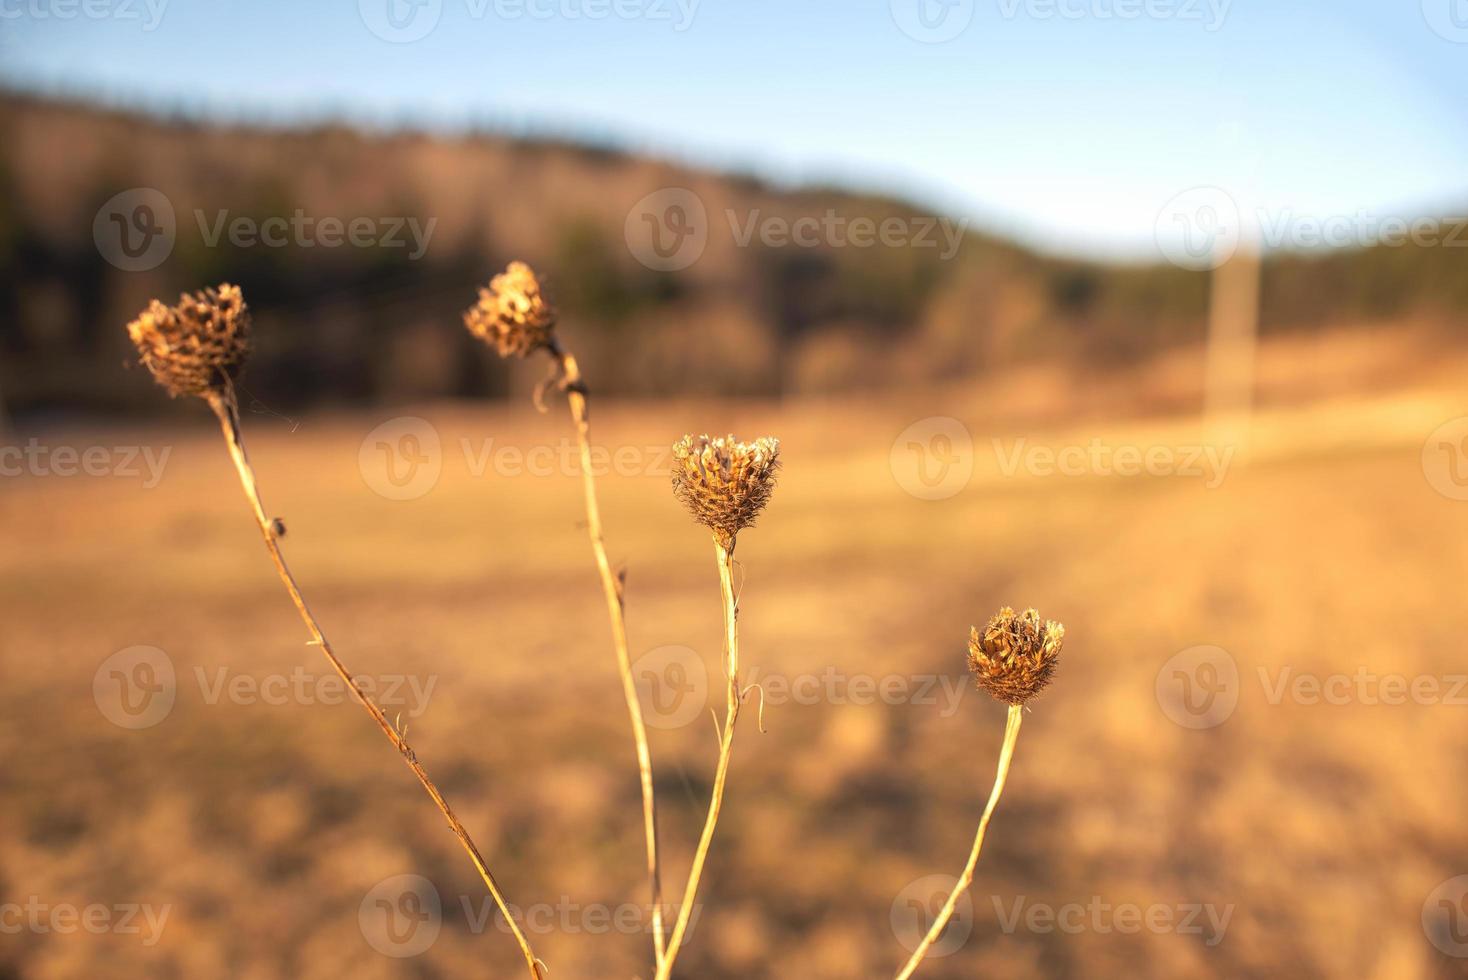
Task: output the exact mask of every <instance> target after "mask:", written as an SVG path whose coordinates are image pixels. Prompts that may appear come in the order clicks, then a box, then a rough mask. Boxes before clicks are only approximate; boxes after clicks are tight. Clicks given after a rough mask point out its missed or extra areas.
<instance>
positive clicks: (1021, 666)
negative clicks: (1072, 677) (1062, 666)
mask: <svg viewBox="0 0 1468 980" xmlns="http://www.w3.org/2000/svg"><path fill="white" fill-rule="evenodd" d="M1064 640H1065V627H1064V626H1062V625H1060V624H1059V623H1057V622H1055V621H1054V620H1044V621H1042V620H1041V619H1040V614H1039V613H1038V612H1036V611H1035V610H1033V609H1026V610H1025V611H1024V612H1022V613H1015V611H1014V610H1013V609H1011V608H1009V607H1008V606H1005V607H1004V608H1003V609H1001V610H999V614H998V615H997V616H995V617H994V618H993V619H991V620H989V625H987V626H985V627H984V629H983V632H980V631H979V628H978V627H977V626H975V627H974V628H973V631H972V632H971V633H970V634H969V641H968V669H969V670H971V671H973V674H974V677H975V678H976V679H977V680H978V684H979V687H980V688H981V689H982V690H985V691H988V692H989V694H990V695H991V696H992V697H993V698H994V700H996V701H1003V702H1005V703H1006V704H1024V703H1025V702H1026V701H1028V700H1029V699H1030V698H1032V697H1034V696H1035V695H1036V694H1039V693H1040V691H1041V690H1043V689H1044V687H1045V685H1046V684H1049V683H1050V678H1051V675H1053V674H1054V673H1055V666H1056V664H1057V663H1059V661H1060V645H1061V643H1062V642H1064Z"/></svg>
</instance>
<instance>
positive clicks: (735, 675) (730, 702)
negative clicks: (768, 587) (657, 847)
mask: <svg viewBox="0 0 1468 980" xmlns="http://www.w3.org/2000/svg"><path fill="white" fill-rule="evenodd" d="M714 556H715V558H716V559H717V561H718V563H719V589H720V591H721V593H722V594H723V598H724V673H725V675H726V677H727V679H728V682H729V686H728V690H727V691H726V693H725V705H724V730H723V732H722V733H721V736H720V739H719V762H718V765H717V766H716V768H715V769H714V789H713V794H712V796H711V797H710V799H709V812H708V816H707V817H706V818H705V820H704V824H703V833H702V835H700V837H699V839H698V850H697V851H695V852H694V855H693V865H692V867H690V868H689V871H688V883H687V884H686V885H685V886H684V887H683V901H682V904H681V905H679V907H678V921H677V922H676V923H675V924H674V926H673V934H672V936H671V937H669V939H668V955H667V958H666V959H664V960H663V962H662V964H661V965H660V966H659V967H658V973H657V980H668V978H669V977H671V976H672V975H673V962H674V961H675V960H676V959H677V958H678V952H679V948H680V947H681V946H682V945H683V934H684V932H686V931H687V929H688V921H689V918H690V916H691V915H692V914H693V906H694V902H695V901H696V900H697V898H698V883H699V879H700V878H701V877H702V876H703V866H704V862H705V861H706V860H707V858H708V853H709V846H710V845H711V844H712V843H713V840H714V829H715V828H716V827H717V825H718V823H719V810H720V809H721V808H722V806H723V803H724V784H725V783H726V781H727V780H728V777H729V760H730V758H731V757H732V756H733V751H734V725H735V722H737V721H738V720H739V703H740V697H739V606H738V602H737V600H736V599H735V598H734V542H733V540H732V539H731V540H730V541H729V543H728V545H727V546H726V545H725V544H724V543H723V542H722V541H720V540H719V539H718V538H717V537H716V538H715V539H714Z"/></svg>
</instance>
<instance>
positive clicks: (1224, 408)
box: [1203, 242, 1262, 462]
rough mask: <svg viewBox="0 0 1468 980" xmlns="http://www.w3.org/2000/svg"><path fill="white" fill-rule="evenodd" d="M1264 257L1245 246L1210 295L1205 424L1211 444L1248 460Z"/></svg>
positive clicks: (1220, 270)
mask: <svg viewBox="0 0 1468 980" xmlns="http://www.w3.org/2000/svg"><path fill="white" fill-rule="evenodd" d="M1261 267H1262V258H1261V256H1260V254H1259V248H1258V246H1257V244H1256V243H1255V242H1241V243H1240V247H1239V248H1238V250H1237V251H1236V252H1234V254H1233V255H1232V256H1231V257H1229V258H1228V259H1227V260H1226V261H1224V262H1223V263H1222V264H1221V265H1219V266H1218V267H1217V268H1216V269H1215V270H1214V271H1213V281H1212V287H1211V289H1210V290H1209V308H1208V350H1207V361H1206V365H1205V368H1204V371H1205V375H1204V381H1203V421H1204V428H1205V429H1206V432H1207V438H1208V440H1209V441H1210V442H1211V443H1212V444H1213V445H1216V446H1233V447H1235V451H1236V452H1235V455H1236V458H1237V459H1238V460H1239V461H1240V462H1243V461H1245V460H1246V459H1247V457H1248V450H1249V430H1250V424H1251V417H1252V414H1253V411H1254V357H1255V352H1256V348H1257V346H1258V337H1259V281H1260V274H1261Z"/></svg>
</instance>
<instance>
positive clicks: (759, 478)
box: [673, 435, 780, 547]
mask: <svg viewBox="0 0 1468 980" xmlns="http://www.w3.org/2000/svg"><path fill="white" fill-rule="evenodd" d="M779 469H780V442H779V440H777V439H771V438H768V437H766V438H762V439H756V440H754V442H739V441H738V440H736V439H735V438H734V437H733V436H732V435H731V436H724V437H720V438H717V439H710V438H709V437H708V436H707V435H701V436H684V437H683V438H682V439H680V440H679V441H678V442H676V443H674V444H673V493H674V494H676V495H677V497H678V499H679V500H681V501H682V502H683V506H684V507H687V508H688V512H689V513H690V514H692V515H693V519H694V520H695V521H697V522H698V523H700V524H702V525H703V526H704V527H706V528H708V529H709V530H710V531H712V532H714V536H715V537H717V538H718V539H719V540H720V541H721V542H723V543H724V545H725V547H727V546H728V545H729V543H730V542H732V541H733V540H734V538H735V536H737V535H738V534H739V532H740V531H742V530H744V529H745V528H747V527H750V526H751V525H753V524H754V520H755V518H756V517H758V516H759V512H760V511H762V510H764V508H765V504H767V503H769V501H770V495H771V494H773V493H774V492H775V477H776V473H777V472H778V471H779Z"/></svg>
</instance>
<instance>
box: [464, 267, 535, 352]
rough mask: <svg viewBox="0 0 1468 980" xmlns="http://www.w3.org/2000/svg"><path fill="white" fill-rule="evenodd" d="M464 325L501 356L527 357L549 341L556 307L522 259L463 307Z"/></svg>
mask: <svg viewBox="0 0 1468 980" xmlns="http://www.w3.org/2000/svg"><path fill="white" fill-rule="evenodd" d="M464 326H466V327H468V328H469V332H470V333H472V334H473V335H474V336H476V337H478V338H479V339H480V340H482V341H484V342H485V343H487V344H493V345H494V347H495V349H496V350H498V351H499V354H500V357H509V356H510V355H511V354H516V355H519V356H520V357H529V356H530V355H531V354H533V353H534V352H535V351H537V350H540V349H541V348H542V347H549V346H550V344H551V332H552V331H553V330H554V329H555V326H556V311H555V308H554V307H552V306H551V305H550V304H549V303H547V302H546V300H545V297H544V296H543V295H541V291H540V280H538V279H536V278H535V272H534V271H533V270H532V269H531V268H530V266H528V265H526V264H525V263H524V262H511V263H510V265H509V268H507V269H505V271H504V272H502V273H500V274H499V275H497V276H495V277H494V278H493V279H491V280H490V281H489V288H488V289H481V290H479V302H478V303H475V304H474V305H473V306H471V307H470V308H469V309H467V310H465V311H464Z"/></svg>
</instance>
